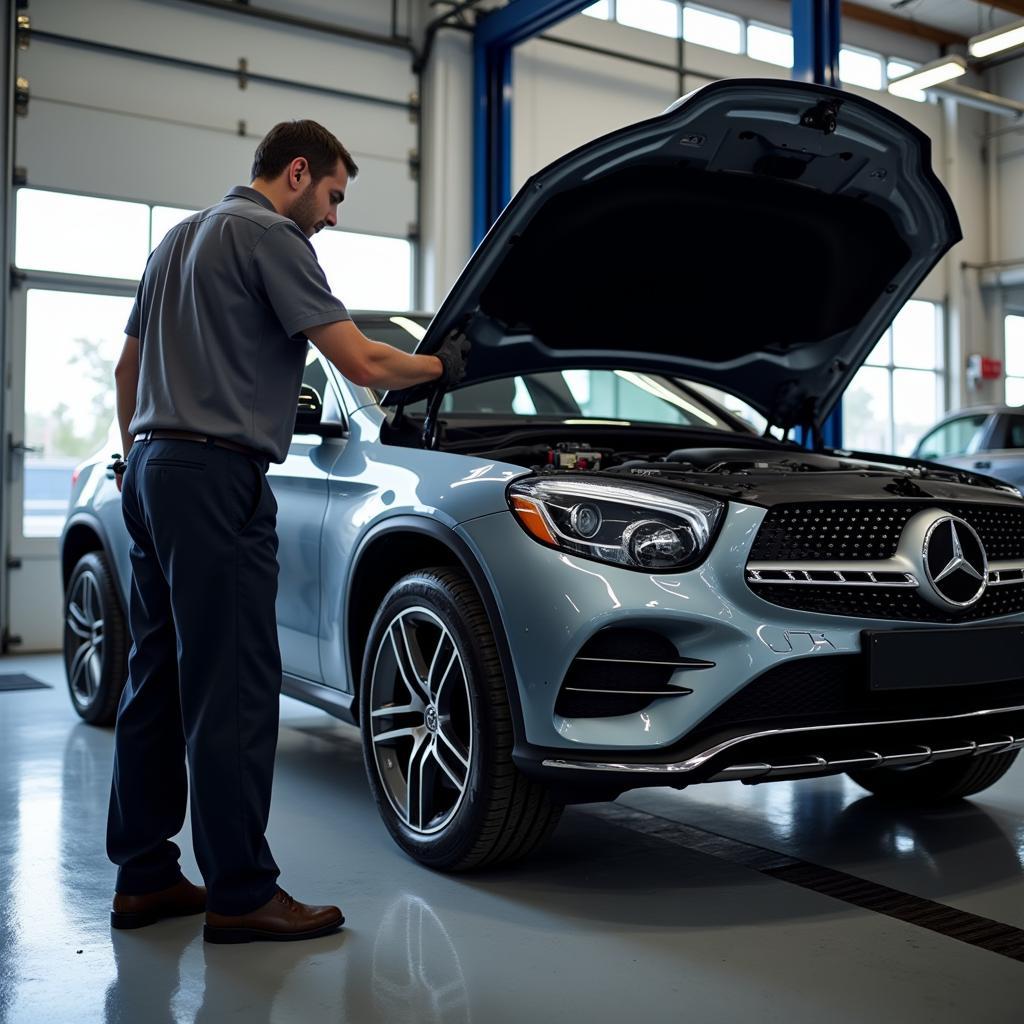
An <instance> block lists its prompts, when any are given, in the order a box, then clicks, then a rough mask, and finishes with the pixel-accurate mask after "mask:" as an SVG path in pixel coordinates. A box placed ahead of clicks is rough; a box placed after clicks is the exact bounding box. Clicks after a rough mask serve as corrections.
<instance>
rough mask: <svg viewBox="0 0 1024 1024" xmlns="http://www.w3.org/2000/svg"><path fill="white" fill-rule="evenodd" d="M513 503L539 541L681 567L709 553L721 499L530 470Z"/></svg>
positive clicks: (512, 494) (629, 562)
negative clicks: (542, 474)
mask: <svg viewBox="0 0 1024 1024" xmlns="http://www.w3.org/2000/svg"><path fill="white" fill-rule="evenodd" d="M508 502H509V506H510V507H511V509H512V513H513V515H515V517H516V519H517V520H518V521H519V523H520V525H521V526H522V527H523V528H524V529H525V530H526V532H527V533H529V534H530V536H531V537H533V538H534V539H535V540H538V541H540V542H541V543H542V544H547V545H548V546H549V547H554V548H558V549H559V550H561V551H567V552H569V553H571V554H574V555H582V556H583V557H584V558H594V559H596V560H597V561H599V562H611V563H613V564H614V565H622V566H625V567H627V568H629V569H645V570H648V571H649V570H652V569H654V570H659V571H662V572H679V571H680V570H682V569H688V568H692V567H693V566H694V565H696V564H697V563H698V562H700V561H701V560H702V559H703V558H704V555H705V554H706V553H707V549H708V546H709V545H710V543H711V539H712V537H713V536H714V533H715V528H716V527H717V525H718V522H719V519H720V518H721V515H722V512H723V510H724V508H725V506H724V505H723V503H722V502H720V501H715V500H714V498H705V497H702V496H700V495H690V494H686V495H680V494H678V493H677V492H675V491H669V490H667V489H661V488H657V487H650V486H640V487H634V486H630V487H624V486H622V485H620V484H614V483H603V482H602V483H599V482H597V481H595V480H572V479H567V478H565V477H557V478H553V479H542V478H537V477H531V478H528V479H525V480H517V481H515V482H514V483H512V484H511V485H510V486H509V489H508Z"/></svg>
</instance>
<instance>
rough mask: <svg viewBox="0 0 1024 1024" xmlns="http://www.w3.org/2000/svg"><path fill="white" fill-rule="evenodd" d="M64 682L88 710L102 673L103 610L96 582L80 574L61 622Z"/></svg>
mask: <svg viewBox="0 0 1024 1024" xmlns="http://www.w3.org/2000/svg"><path fill="white" fill-rule="evenodd" d="M65 632H66V635H67V641H66V645H65V651H66V652H67V654H66V657H67V672H68V681H69V683H70V684H71V692H72V693H73V694H74V696H75V698H76V699H77V700H78V701H79V702H80V703H81V704H82V705H83V706H88V705H89V704H91V703H92V701H93V700H94V699H95V697H96V693H97V691H98V690H99V687H100V682H101V679H102V672H103V606H102V603H101V601H100V590H99V582H98V581H97V579H96V576H95V575H94V574H93V573H92V572H83V573H82V574H81V575H80V576H79V577H78V579H77V580H76V581H75V586H74V589H73V590H72V592H71V595H70V597H69V598H68V606H67V616H66V618H65Z"/></svg>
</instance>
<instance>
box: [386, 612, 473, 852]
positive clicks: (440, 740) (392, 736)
mask: <svg viewBox="0 0 1024 1024" xmlns="http://www.w3.org/2000/svg"><path fill="white" fill-rule="evenodd" d="M370 687H371V689H370V721H369V730H370V739H371V741H372V744H373V754H374V762H375V764H376V768H377V775H378V778H379V779H380V781H381V784H382V786H383V789H384V792H385V794H386V795H387V798H388V800H389V802H390V803H391V806H392V808H393V809H394V811H395V813H396V814H397V815H398V816H399V817H400V818H401V820H402V822H403V823H404V824H405V826H406V827H407V828H409V829H411V830H412V831H414V832H416V833H418V834H420V835H432V834H435V833H437V832H440V831H441V830H442V829H443V828H444V827H445V826H446V825H447V824H448V823H449V822H450V821H451V820H452V818H453V817H454V816H455V813H456V811H458V809H459V807H460V805H461V803H462V800H463V797H464V796H465V793H466V790H467V788H468V785H469V777H470V765H471V763H472V757H473V726H472V722H473V719H472V713H471V703H470V691H469V681H468V679H467V677H466V671H465V666H464V664H463V661H462V656H461V655H460V654H459V650H458V647H457V646H456V644H455V640H454V639H453V637H452V634H451V632H450V631H449V630H448V628H447V626H445V624H444V623H443V622H442V621H441V619H440V618H439V617H438V616H437V615H436V614H435V613H434V612H432V611H431V610H430V609H429V608H424V607H413V608H404V609H402V610H401V611H399V612H398V613H397V614H396V615H395V616H394V617H393V618H392V620H391V622H390V623H389V624H388V626H387V628H386V629H385V630H384V632H383V634H382V635H381V640H380V643H379V645H378V647H377V652H376V656H375V659H374V665H373V673H372V676H371V681H370Z"/></svg>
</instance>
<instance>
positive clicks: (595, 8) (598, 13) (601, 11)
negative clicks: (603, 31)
mask: <svg viewBox="0 0 1024 1024" xmlns="http://www.w3.org/2000/svg"><path fill="white" fill-rule="evenodd" d="M580 13H581V14H585V15H586V16H587V17H588V18H603V19H604V20H605V21H607V20H608V19H609V18H610V17H611V16H612V5H611V0H597V3H596V4H591V5H590V6H589V7H584V8H583V10H582V11H581V12H580Z"/></svg>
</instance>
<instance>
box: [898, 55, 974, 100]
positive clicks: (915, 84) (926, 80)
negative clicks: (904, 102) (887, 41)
mask: <svg viewBox="0 0 1024 1024" xmlns="http://www.w3.org/2000/svg"><path fill="white" fill-rule="evenodd" d="M966 72H967V63H966V62H965V61H964V59H963V57H942V58H940V59H939V60H935V61H932V62H931V64H924V65H923V66H921V67H919V68H917V70H915V71H912V72H911V73H910V74H909V75H903V77H902V78H896V79H893V81H891V82H890V83H889V92H891V93H892V94H893V95H894V96H904V97H906V96H910V95H911V94H912V93H916V92H919V91H920V90H922V89H930V88H931V87H932V86H934V85H941V84H942V83H943V82H948V81H950V80H951V79H953V78H959V77H960V76H961V75H963V74H966Z"/></svg>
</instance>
